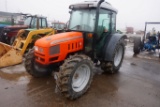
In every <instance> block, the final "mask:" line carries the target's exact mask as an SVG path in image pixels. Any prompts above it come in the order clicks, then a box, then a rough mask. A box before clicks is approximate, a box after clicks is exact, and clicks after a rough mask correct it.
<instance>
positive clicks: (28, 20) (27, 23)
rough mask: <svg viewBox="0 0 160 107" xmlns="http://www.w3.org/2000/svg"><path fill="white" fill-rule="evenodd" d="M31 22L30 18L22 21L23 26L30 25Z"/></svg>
mask: <svg viewBox="0 0 160 107" xmlns="http://www.w3.org/2000/svg"><path fill="white" fill-rule="evenodd" d="M31 20H32V17H27V18H26V19H25V21H24V25H28V26H29V25H30V23H31Z"/></svg>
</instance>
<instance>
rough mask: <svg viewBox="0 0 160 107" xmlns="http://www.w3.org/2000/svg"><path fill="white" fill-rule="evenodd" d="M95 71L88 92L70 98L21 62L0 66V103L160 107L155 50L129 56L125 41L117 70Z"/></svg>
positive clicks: (7, 106) (16, 106)
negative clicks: (29, 70) (104, 72)
mask: <svg viewBox="0 0 160 107" xmlns="http://www.w3.org/2000/svg"><path fill="white" fill-rule="evenodd" d="M96 71H97V72H98V73H97V75H96V76H95V77H94V80H93V82H92V85H91V87H90V89H89V90H88V92H87V93H86V94H85V95H83V96H82V97H81V98H79V99H77V100H74V101H70V100H67V99H65V98H63V97H62V96H61V95H60V94H59V93H57V91H56V90H55V80H54V78H53V77H52V76H50V77H47V78H39V79H37V78H33V77H32V76H30V75H29V74H27V73H26V72H25V69H24V67H23V64H21V65H16V66H12V67H7V68H3V69H0V107H160V61H159V60H158V58H157V54H155V53H152V54H150V55H149V54H148V53H145V52H144V53H142V54H140V55H138V56H137V57H133V53H132V46H131V45H128V46H127V48H126V54H125V59H124V61H123V64H122V67H121V69H120V71H119V73H117V74H114V75H113V74H112V75H111V74H101V72H102V71H101V70H99V69H97V70H96ZM99 72H100V73H99Z"/></svg>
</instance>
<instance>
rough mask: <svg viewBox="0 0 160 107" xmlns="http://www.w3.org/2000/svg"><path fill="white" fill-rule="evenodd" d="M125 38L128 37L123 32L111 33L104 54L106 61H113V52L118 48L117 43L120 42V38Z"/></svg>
mask: <svg viewBox="0 0 160 107" xmlns="http://www.w3.org/2000/svg"><path fill="white" fill-rule="evenodd" d="M124 39H126V36H125V35H122V34H111V35H110V36H109V37H108V38H107V40H106V44H105V46H104V51H103V56H104V60H105V61H113V53H114V50H115V48H116V45H117V43H119V41H120V40H124ZM124 44H125V43H124Z"/></svg>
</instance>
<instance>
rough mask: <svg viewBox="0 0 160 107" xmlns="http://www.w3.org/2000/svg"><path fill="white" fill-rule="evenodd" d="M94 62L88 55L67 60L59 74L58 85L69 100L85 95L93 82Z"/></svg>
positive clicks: (75, 56)
mask: <svg viewBox="0 0 160 107" xmlns="http://www.w3.org/2000/svg"><path fill="white" fill-rule="evenodd" d="M93 66H94V65H93V62H92V61H91V59H90V58H89V57H88V56H86V55H74V56H72V57H70V58H68V59H66V60H65V62H64V64H63V65H62V66H61V67H60V71H59V73H57V79H56V85H57V87H58V89H59V91H60V92H61V93H62V94H63V95H64V96H65V97H67V98H69V99H72V100H73V99H76V98H78V97H80V96H81V95H83V94H84V93H85V92H86V91H87V90H88V88H89V87H90V84H91V82H92V78H93Z"/></svg>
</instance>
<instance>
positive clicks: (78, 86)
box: [72, 64, 91, 92]
mask: <svg viewBox="0 0 160 107" xmlns="http://www.w3.org/2000/svg"><path fill="white" fill-rule="evenodd" d="M90 72H91V70H90V67H89V66H88V65H86V64H82V65H80V66H79V67H78V68H77V69H76V71H75V73H74V75H73V78H72V89H73V90H74V91H75V92H80V91H82V90H83V89H84V88H85V87H86V85H87V84H88V81H89V79H90V74H91V73H90Z"/></svg>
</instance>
